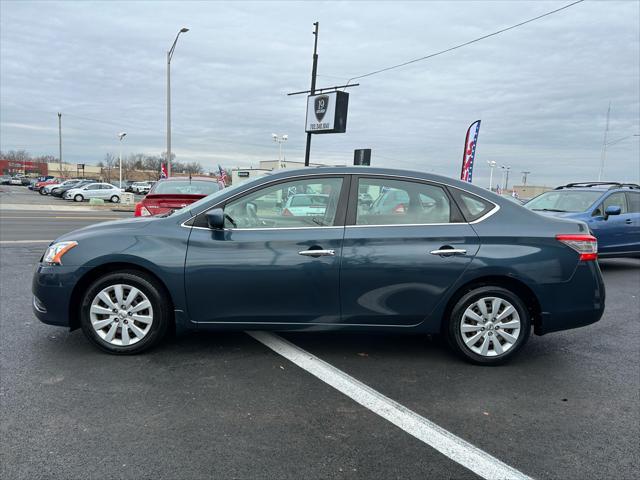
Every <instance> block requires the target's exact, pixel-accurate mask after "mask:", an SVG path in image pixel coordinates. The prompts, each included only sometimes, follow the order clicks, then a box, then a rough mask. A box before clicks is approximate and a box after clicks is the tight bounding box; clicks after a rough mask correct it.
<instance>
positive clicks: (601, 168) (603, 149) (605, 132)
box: [598, 101, 611, 181]
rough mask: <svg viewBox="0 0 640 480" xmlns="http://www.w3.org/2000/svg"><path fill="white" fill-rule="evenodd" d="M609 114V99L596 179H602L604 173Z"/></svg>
mask: <svg viewBox="0 0 640 480" xmlns="http://www.w3.org/2000/svg"><path fill="white" fill-rule="evenodd" d="M610 116H611V101H609V108H607V123H606V125H605V127H604V140H602V151H601V152H600V171H599V172H598V181H601V180H602V174H603V173H604V162H605V160H606V159H607V135H608V134H609V117H610Z"/></svg>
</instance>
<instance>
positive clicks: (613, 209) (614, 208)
mask: <svg viewBox="0 0 640 480" xmlns="http://www.w3.org/2000/svg"><path fill="white" fill-rule="evenodd" d="M620 213H622V208H620V206H619V205H609V206H608V207H607V208H606V210H605V211H604V219H605V220H606V219H607V218H609V215H620Z"/></svg>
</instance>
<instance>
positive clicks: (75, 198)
mask: <svg viewBox="0 0 640 480" xmlns="http://www.w3.org/2000/svg"><path fill="white" fill-rule="evenodd" d="M73 201H74V202H83V201H84V197H83V196H82V195H80V194H77V195H76V196H75V197H73Z"/></svg>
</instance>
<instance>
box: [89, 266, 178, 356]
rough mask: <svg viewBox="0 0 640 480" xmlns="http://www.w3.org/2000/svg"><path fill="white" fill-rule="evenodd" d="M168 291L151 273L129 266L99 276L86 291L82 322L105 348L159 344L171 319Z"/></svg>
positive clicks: (123, 350)
mask: <svg viewBox="0 0 640 480" xmlns="http://www.w3.org/2000/svg"><path fill="white" fill-rule="evenodd" d="M167 298H168V294H167V293H166V292H165V290H164V289H163V288H162V286H161V285H160V284H159V283H158V281H157V280H156V279H155V278H153V277H151V276H150V275H148V274H146V273H143V272H140V271H136V270H125V271H121V272H115V273H111V274H107V275H105V276H103V277H101V278H98V279H97V280H96V281H95V282H94V283H93V284H92V285H91V286H90V287H89V288H88V289H87V291H86V292H85V294H84V297H83V301H82V306H81V309H80V325H81V327H82V331H83V332H84V334H85V335H86V337H87V338H88V339H89V340H91V341H92V342H93V343H94V344H96V345H97V346H98V347H99V348H101V349H102V350H105V351H107V352H109V353H115V354H134V353H139V352H142V351H143V350H147V349H148V348H151V347H152V346H154V345H156V344H157V343H158V342H159V341H160V340H161V339H162V338H163V337H164V335H165V333H166V331H167V328H168V325H169V322H170V309H169V302H168V301H167Z"/></svg>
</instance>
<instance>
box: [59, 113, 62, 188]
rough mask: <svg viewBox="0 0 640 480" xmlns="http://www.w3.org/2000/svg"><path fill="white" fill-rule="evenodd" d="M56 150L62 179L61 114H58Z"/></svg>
mask: <svg viewBox="0 0 640 480" xmlns="http://www.w3.org/2000/svg"><path fill="white" fill-rule="evenodd" d="M58 149H59V155H60V158H59V160H60V178H62V114H61V113H60V112H58Z"/></svg>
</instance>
